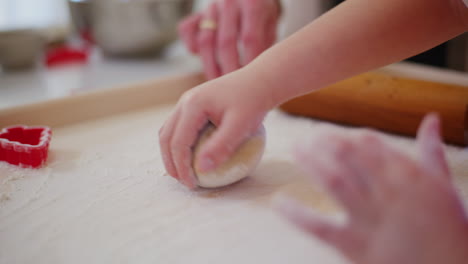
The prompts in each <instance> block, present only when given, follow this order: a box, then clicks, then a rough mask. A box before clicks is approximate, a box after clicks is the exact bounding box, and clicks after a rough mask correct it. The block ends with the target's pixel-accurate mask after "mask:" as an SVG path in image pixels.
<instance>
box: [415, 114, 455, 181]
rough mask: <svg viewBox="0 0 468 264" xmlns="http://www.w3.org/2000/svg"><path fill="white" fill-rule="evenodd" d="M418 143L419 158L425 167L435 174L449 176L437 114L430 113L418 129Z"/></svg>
mask: <svg viewBox="0 0 468 264" xmlns="http://www.w3.org/2000/svg"><path fill="white" fill-rule="evenodd" d="M417 144H418V148H419V159H420V161H421V163H422V165H423V167H424V168H426V169H427V170H428V172H430V173H431V174H433V175H441V176H446V177H448V176H449V168H448V165H447V161H446V159H445V154H444V148H443V143H442V140H441V136H440V119H439V117H438V116H437V114H434V113H432V114H429V115H427V116H426V117H425V118H424V120H423V121H422V123H421V125H420V126H419V130H418V137H417Z"/></svg>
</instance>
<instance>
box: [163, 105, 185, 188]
mask: <svg viewBox="0 0 468 264" xmlns="http://www.w3.org/2000/svg"><path fill="white" fill-rule="evenodd" d="M179 113H180V109H179V108H177V109H176V110H175V112H174V113H173V114H172V115H171V117H169V119H168V120H167V121H166V123H165V124H164V125H163V126H162V127H161V129H160V130H159V145H160V151H161V156H162V160H163V162H164V166H165V167H166V170H167V172H168V173H169V175H171V176H172V177H174V178H176V179H179V176H178V174H177V169H176V167H175V164H174V160H173V159H172V151H171V147H170V143H171V139H172V135H173V133H174V129H175V125H176V124H177V120H178V118H179Z"/></svg>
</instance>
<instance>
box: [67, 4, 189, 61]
mask: <svg viewBox="0 0 468 264" xmlns="http://www.w3.org/2000/svg"><path fill="white" fill-rule="evenodd" d="M193 2H194V0H69V3H70V9H71V13H72V17H73V20H74V21H75V24H77V23H79V24H78V25H77V26H79V27H83V25H85V26H86V25H89V26H90V28H91V30H90V32H91V33H92V35H93V38H94V40H95V42H96V44H97V45H98V46H99V47H100V48H101V49H102V51H103V52H104V53H105V54H107V55H112V56H132V57H134V56H151V55H155V54H158V53H159V52H160V51H161V50H162V49H163V48H164V47H166V46H167V45H168V44H169V43H171V42H172V41H173V40H174V39H175V38H176V37H177V24H178V22H179V21H180V20H181V19H182V18H183V17H184V16H186V15H188V14H189V13H190V12H191V11H192V7H193ZM83 5H89V6H88V7H85V6H83ZM79 12H81V14H82V16H80V15H79V14H78V13H79ZM86 12H87V13H86ZM84 19H85V20H84ZM78 21H79V22H78ZM80 30H82V29H80Z"/></svg>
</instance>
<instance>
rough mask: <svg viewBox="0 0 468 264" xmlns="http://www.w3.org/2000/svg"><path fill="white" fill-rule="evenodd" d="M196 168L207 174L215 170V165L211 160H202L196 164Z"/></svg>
mask: <svg viewBox="0 0 468 264" xmlns="http://www.w3.org/2000/svg"><path fill="white" fill-rule="evenodd" d="M198 168H199V169H200V170H201V171H202V172H208V171H210V170H212V169H214V168H215V163H214V161H213V160H212V159H210V158H203V159H202V160H200V161H199V163H198Z"/></svg>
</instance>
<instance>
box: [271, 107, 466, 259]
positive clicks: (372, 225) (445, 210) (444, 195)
mask: <svg viewBox="0 0 468 264" xmlns="http://www.w3.org/2000/svg"><path fill="white" fill-rule="evenodd" d="M418 148H419V159H418V160H417V161H416V160H413V159H412V158H411V157H410V156H408V155H407V154H404V153H401V152H399V151H397V150H395V149H394V148H392V147H391V146H390V145H388V144H385V143H384V142H383V141H382V140H381V139H380V138H378V136H376V135H375V134H374V133H372V132H362V133H361V134H359V135H358V136H353V135H351V136H349V135H329V134H328V135H323V136H322V137H320V138H316V140H314V141H313V143H312V144H311V145H309V146H308V149H307V150H302V151H299V153H298V154H297V157H298V160H299V163H300V164H301V165H302V166H303V168H304V169H305V170H306V172H307V173H308V174H309V175H310V177H311V178H313V179H314V180H316V181H318V182H319V183H320V184H321V185H322V186H323V187H324V188H325V189H326V191H328V192H329V193H330V194H331V195H332V196H333V197H334V198H335V199H336V200H337V201H338V202H339V203H341V205H342V206H343V208H344V209H345V210H346V212H347V215H348V221H347V222H346V224H345V225H344V226H337V225H333V224H331V223H328V222H324V221H321V220H319V219H317V218H315V217H313V216H312V215H311V214H310V211H308V210H309V209H306V208H305V207H304V206H302V205H300V204H298V203H297V202H294V201H291V200H289V199H283V200H280V202H279V204H278V206H279V210H280V211H281V212H282V214H284V215H285V216H286V217H287V218H289V219H290V220H291V221H292V222H293V223H295V224H296V225H298V226H299V227H301V228H302V229H304V230H305V231H306V232H309V233H310V234H312V235H315V236H317V237H318V238H320V239H321V240H323V241H324V242H326V243H328V244H329V245H331V246H333V247H335V248H336V249H337V250H338V251H340V252H341V253H342V254H343V255H345V256H346V257H347V258H348V259H349V260H351V261H353V262H354V263H360V264H367V263H369V264H371V263H374V264H382V263H388V264H394V263H425V264H431V263H434V264H440V263H450V264H458V263H460V264H461V263H467V261H468V223H467V218H466V215H465V213H464V211H463V208H462V204H461V202H460V200H459V198H458V197H457V194H456V192H455V190H454V188H453V186H452V184H451V181H450V177H449V171H448V168H447V163H446V161H445V158H444V153H443V149H442V143H441V141H440V136H439V120H438V119H437V117H436V116H434V115H430V116H428V117H426V118H425V120H424V121H423V123H422V125H421V127H420V131H419V133H418Z"/></svg>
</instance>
